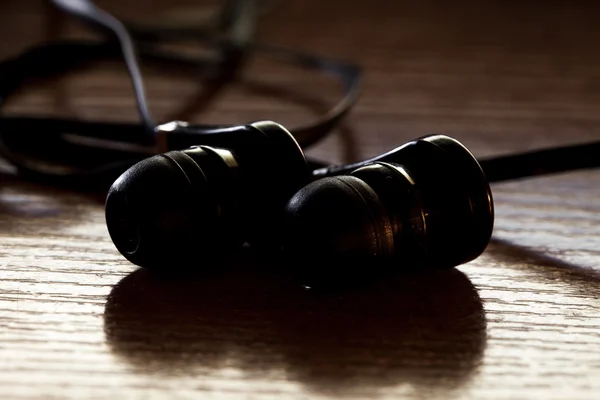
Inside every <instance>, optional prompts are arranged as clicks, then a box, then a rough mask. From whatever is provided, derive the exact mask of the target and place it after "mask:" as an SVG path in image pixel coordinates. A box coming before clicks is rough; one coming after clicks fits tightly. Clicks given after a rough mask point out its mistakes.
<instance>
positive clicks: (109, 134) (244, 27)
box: [0, 0, 360, 182]
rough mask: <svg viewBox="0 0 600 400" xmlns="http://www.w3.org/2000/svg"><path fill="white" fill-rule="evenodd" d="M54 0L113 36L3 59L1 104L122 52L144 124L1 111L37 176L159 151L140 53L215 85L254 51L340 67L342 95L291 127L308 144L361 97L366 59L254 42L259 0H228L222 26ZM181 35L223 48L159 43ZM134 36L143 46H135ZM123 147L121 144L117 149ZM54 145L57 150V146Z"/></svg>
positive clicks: (18, 159)
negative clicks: (140, 17) (199, 52)
mask: <svg viewBox="0 0 600 400" xmlns="http://www.w3.org/2000/svg"><path fill="white" fill-rule="evenodd" d="M51 1H52V2H53V3H54V4H55V5H57V6H59V7H60V8H61V9H62V10H64V11H67V12H68V13H70V14H72V15H74V16H76V17H78V18H80V19H82V20H83V21H86V22H88V23H91V24H92V25H93V26H94V27H96V28H99V29H100V31H101V32H103V33H105V34H108V35H107V36H108V39H107V40H105V41H101V42H93V41H60V42H54V43H50V44H44V45H41V46H37V47H35V48H33V49H30V50H28V51H26V52H24V53H23V54H21V55H20V56H18V57H15V58H14V59H11V60H6V61H4V62H2V63H0V106H1V105H3V104H5V102H6V101H7V99H8V98H9V96H10V95H11V94H13V93H14V92H15V91H16V90H18V89H19V88H21V87H22V86H23V85H24V84H28V83H36V82H38V81H39V80H43V79H53V78H56V77H57V76H60V75H62V74H65V73H68V72H71V71H73V70H74V69H76V68H79V67H84V66H86V65H88V64H90V63H93V62H95V61H98V60H101V59H106V58H117V57H122V58H124V59H125V62H126V65H127V70H128V72H129V74H130V76H131V82H132V86H133V88H134V92H135V96H136V100H137V106H138V110H139V111H140V116H141V119H142V124H141V125H139V124H126V123H113V122H97V121H80V120H75V119H60V118H49V117H47V118H44V117H32V116H3V117H0V153H2V155H3V156H4V157H5V158H6V159H7V160H8V161H9V162H10V163H11V164H13V165H14V166H16V167H17V169H18V171H19V172H20V173H21V174H24V175H27V176H28V177H30V178H32V177H33V178H38V179H44V180H46V181H48V180H50V181H53V182H54V181H57V182H58V181H61V182H67V181H68V182H70V181H78V180H81V179H82V178H83V180H89V179H91V178H95V177H107V176H115V175H116V174H118V173H120V172H121V171H122V170H123V168H127V167H128V166H129V165H131V164H133V163H135V162H137V161H139V160H140V159H142V158H145V157H147V156H148V155H150V154H152V151H153V150H155V147H154V146H155V145H156V137H155V134H154V133H155V128H156V125H155V122H154V121H153V120H152V118H151V116H150V111H149V108H148V104H147V101H146V95H145V92H144V87H143V81H142V78H141V74H140V71H139V66H138V63H137V58H138V57H139V58H141V59H142V60H146V61H152V62H159V63H168V64H169V65H173V66H179V67H184V68H185V67H191V68H192V69H193V70H194V71H195V72H198V71H204V72H205V73H207V74H208V75H209V77H210V78H211V82H212V86H213V88H212V90H213V91H214V92H215V93H216V92H217V91H218V90H219V89H220V87H222V86H223V85H224V84H226V83H228V82H229V81H230V80H232V79H234V77H235V73H236V72H237V71H238V70H239V69H240V67H241V66H242V65H243V62H244V60H245V58H246V56H247V54H248V53H261V54H264V55H268V56H271V57H273V58H275V59H277V60H279V61H282V62H288V63H292V64H294V65H298V66H300V67H304V68H308V69H312V70H315V71H321V72H325V73H328V74H330V75H331V74H332V75H334V76H335V77H337V78H338V79H339V80H340V81H341V83H342V85H343V90H344V96H343V98H342V100H341V101H340V102H339V103H338V104H337V105H336V106H335V107H334V108H333V109H332V110H331V111H330V112H329V113H327V114H326V115H325V116H323V117H322V118H320V119H319V120H317V121H316V122H315V123H312V124H309V125H306V126H301V127H298V128H297V129H292V130H291V131H292V134H294V135H295V136H296V139H297V140H298V142H299V144H300V145H301V146H302V147H304V148H306V147H308V146H310V145H312V144H314V143H315V142H317V141H318V140H319V139H321V138H322V137H324V136H325V135H326V134H327V133H328V132H329V131H331V129H332V128H333V127H335V125H336V124H337V123H338V122H339V120H340V119H341V118H342V117H343V116H344V115H345V114H346V112H347V111H348V110H349V109H350V108H351V107H352V105H353V104H354V103H355V102H356V100H357V97H358V89H359V83H360V69H359V68H358V67H356V66H353V65H350V64H346V63H342V62H338V61H335V60H327V59H324V58H322V57H318V56H313V55H310V54H305V53H300V52H295V51H290V50H286V49H279V48H275V47H270V46H266V45H261V44H257V43H254V42H252V40H251V38H250V36H251V35H252V34H253V25H254V24H253V21H250V20H251V19H253V18H254V15H255V14H256V12H255V11H253V6H254V3H255V2H254V1H253V0H230V1H228V2H226V5H225V9H224V10H222V12H221V14H220V18H221V20H220V21H219V23H218V24H217V25H218V26H219V28H220V31H219V32H214V31H211V30H210V29H207V28H206V27H194V28H179V27H177V28H169V27H167V28H152V27H144V26H141V25H137V24H131V23H130V24H126V25H124V24H122V23H121V22H119V21H118V20H116V19H115V18H114V17H112V16H110V15H109V14H107V13H106V12H104V11H103V10H100V9H98V8H97V7H96V6H95V5H94V4H93V3H92V2H91V1H87V0H51ZM115 39H116V40H115ZM174 39H187V40H189V39H193V40H196V41H198V42H203V43H208V44H210V45H211V46H212V48H213V49H214V50H216V54H213V55H211V56H204V57H190V56H185V55H183V54H179V53H172V52H168V51H166V50H159V45H160V44H162V43H163V42H168V41H170V40H174ZM134 42H135V44H136V47H137V51H136V49H134V45H133V43H134ZM198 126H200V125H198ZM206 128H211V127H210V126H206ZM148 132H150V133H151V134H150V135H149V134H148ZM201 136H202V132H201V131H199V133H198V142H201V140H202V139H201ZM99 142H102V145H99ZM86 143H87V144H86ZM134 147H135V148H134ZM119 148H121V150H120V151H118V150H116V149H119ZM49 149H51V150H52V151H51V152H49V151H48V150H49ZM49 153H52V155H53V156H54V158H55V159H57V160H60V161H61V162H62V163H63V164H66V166H65V165H62V166H59V167H57V168H50V167H49V166H48V160H47V159H44V157H47V156H48V154H49ZM32 155H36V156H38V157H40V158H41V159H37V158H36V157H32ZM107 160H114V162H113V161H111V162H108V161H107ZM54 161H56V160H54ZM69 163H72V165H70V164H69ZM94 163H95V164H94ZM65 167H68V168H65ZM82 167H83V168H82Z"/></svg>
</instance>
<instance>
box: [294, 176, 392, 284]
mask: <svg viewBox="0 0 600 400" xmlns="http://www.w3.org/2000/svg"><path fill="white" fill-rule="evenodd" d="M282 249H283V252H284V255H285V257H286V260H288V262H289V263H291V264H290V265H292V267H293V268H294V270H295V271H294V272H295V274H296V275H299V276H300V277H301V279H302V280H303V281H304V282H305V283H307V282H308V283H311V282H314V281H319V282H322V281H331V280H336V279H354V278H356V277H360V276H363V275H364V276H366V275H367V274H368V273H370V272H373V271H372V270H373V266H374V262H375V261H376V260H381V259H382V257H380V256H385V255H391V254H392V253H393V236H392V230H391V226H390V222H389V219H388V217H387V214H386V212H385V209H384V207H383V205H382V204H381V202H380V200H379V198H378V197H377V194H376V193H375V192H374V191H373V190H372V189H371V188H370V187H369V186H368V185H367V184H366V183H365V182H364V181H362V180H360V179H358V178H356V177H353V176H338V177H329V178H323V179H320V180H318V181H315V182H312V183H310V184H308V185H307V186H305V187H304V188H302V189H301V190H300V191H298V192H297V193H296V194H295V195H294V196H293V197H292V198H291V199H290V201H289V202H288V203H287V206H286V208H285V215H284V228H283V245H282ZM383 258H385V257H383Z"/></svg>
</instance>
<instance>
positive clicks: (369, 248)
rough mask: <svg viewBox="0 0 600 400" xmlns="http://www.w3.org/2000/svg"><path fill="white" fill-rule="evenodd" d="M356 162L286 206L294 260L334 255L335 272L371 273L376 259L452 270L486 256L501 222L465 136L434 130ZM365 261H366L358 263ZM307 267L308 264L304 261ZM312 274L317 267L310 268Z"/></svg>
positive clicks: (288, 242) (395, 265) (312, 185)
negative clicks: (458, 137) (497, 222)
mask: <svg viewBox="0 0 600 400" xmlns="http://www.w3.org/2000/svg"><path fill="white" fill-rule="evenodd" d="M348 172H349V171H348V168H347V167H344V168H337V167H332V168H330V169H329V170H322V171H320V172H319V173H318V174H317V175H333V176H328V177H325V178H322V179H319V180H316V181H314V182H312V183H310V184H309V185H307V186H306V187H304V188H303V189H301V190H300V191H298V192H297V193H296V194H295V195H294V196H293V197H292V198H291V199H290V201H289V202H288V204H287V206H286V217H285V230H284V245H283V248H284V250H285V252H286V254H287V255H288V256H289V257H290V259H292V260H302V262H300V263H299V264H298V265H299V266H301V268H305V269H310V260H311V259H323V258H325V259H328V260H330V268H331V271H312V272H311V273H314V274H321V273H323V274H324V273H326V272H327V273H331V272H333V274H334V275H336V274H337V275H339V276H340V277H342V276H343V275H345V274H346V273H347V272H348V271H350V270H351V269H352V272H356V273H358V274H364V273H365V272H368V270H369V269H372V268H374V264H373V262H372V261H374V260H380V261H381V260H382V259H387V260H390V261H393V262H392V266H393V268H395V269H402V268H405V267H409V266H419V267H429V268H448V267H454V266H457V265H460V264H463V263H466V262H468V261H471V260H473V259H474V258H476V257H477V256H479V255H480V254H481V253H482V252H483V251H484V250H485V248H486V246H487V244H488V242H489V239H490V236H491V233H492V229H493V223H494V206H493V199H492V194H491V190H490V187H489V184H488V182H487V180H486V177H485V174H484V173H483V171H482V169H481V168H480V166H479V164H478V162H477V161H476V159H475V158H474V157H473V155H472V154H471V153H470V152H469V151H468V150H467V149H466V148H465V147H464V146H463V145H462V144H460V143H459V142H458V141H456V140H454V139H452V138H450V137H447V136H444V135H432V136H428V137H424V138H421V139H419V140H416V141H413V142H410V143H407V144H406V145H404V146H401V147H399V148H397V149H395V150H393V151H391V152H389V153H386V154H384V155H382V156H380V157H377V158H374V159H371V160H368V161H365V162H364V163H359V164H354V165H353V166H352V167H351V172H350V173H349V174H348ZM357 262H361V263H362V266H359V267H356V268H354V267H352V265H357ZM302 265H303V266H302ZM309 272H310V271H309Z"/></svg>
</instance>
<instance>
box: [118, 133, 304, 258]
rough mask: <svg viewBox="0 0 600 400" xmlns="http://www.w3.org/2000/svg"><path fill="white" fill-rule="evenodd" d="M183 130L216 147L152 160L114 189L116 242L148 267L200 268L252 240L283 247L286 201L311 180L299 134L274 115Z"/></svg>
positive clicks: (130, 171) (187, 135)
mask: <svg viewBox="0 0 600 400" xmlns="http://www.w3.org/2000/svg"><path fill="white" fill-rule="evenodd" d="M181 129H182V130H183V131H181V132H175V134H177V133H179V134H180V137H179V139H181V138H182V137H183V138H185V139H186V140H189V138H190V137H192V138H194V139H196V140H197V141H198V142H203V143H205V144H207V143H208V144H210V145H199V146H194V147H191V148H187V149H184V150H174V151H169V152H167V153H164V154H159V155H155V156H152V157H150V158H148V159H145V160H143V161H141V162H139V163H137V164H135V165H134V166H132V167H131V168H130V169H128V170H127V171H126V172H124V173H123V174H122V175H121V176H120V177H119V178H118V179H117V180H116V181H115V182H114V183H113V185H112V187H111V188H110V190H109V193H108V196H107V199H106V224H107V227H108V232H109V234H110V237H111V239H112V240H113V242H114V244H115V246H116V248H117V249H118V250H119V251H120V252H121V254H123V255H124V256H125V258H127V259H128V260H129V261H131V262H132V263H134V264H137V265H140V266H143V267H150V268H154V269H163V270H165V269H166V270H179V269H193V270H197V269H199V268H201V266H202V263H203V261H205V260H206V259H207V258H213V257H219V256H222V255H224V254H225V253H226V252H228V251H230V250H232V249H235V248H236V247H239V246H240V245H242V244H243V243H244V242H250V243H253V244H263V243H270V244H275V245H276V243H277V239H278V238H279V235H278V232H279V231H280V221H281V220H280V217H281V214H282V213H281V212H282V210H283V208H284V206H285V203H286V202H287V200H288V199H289V198H290V197H291V196H292V195H293V194H294V193H295V192H296V191H297V190H298V189H300V188H301V187H302V186H303V185H305V184H306V183H308V182H309V180H310V171H309V169H308V166H307V164H306V160H305V158H304V155H303V153H302V151H301V150H300V147H299V146H298V144H297V143H296V141H295V139H294V138H293V136H292V135H291V134H290V133H289V132H288V131H287V130H286V129H285V128H283V127H282V126H281V125H279V124H276V123H275V122H270V121H264V122H257V123H253V124H249V125H241V126H237V127H228V128H223V129H222V130H218V129H213V130H210V131H199V130H196V131H195V132H194V131H193V128H192V127H189V126H187V125H181ZM170 134H174V133H173V132H171V133H170Z"/></svg>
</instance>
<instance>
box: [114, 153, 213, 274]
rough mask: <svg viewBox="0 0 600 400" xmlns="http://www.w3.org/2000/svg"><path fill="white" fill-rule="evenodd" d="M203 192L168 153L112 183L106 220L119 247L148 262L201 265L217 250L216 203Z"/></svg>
mask: <svg viewBox="0 0 600 400" xmlns="http://www.w3.org/2000/svg"><path fill="white" fill-rule="evenodd" d="M197 186H198V185H197ZM200 192H201V191H199V190H198V188H197V187H193V186H192V185H191V183H190V180H189V179H188V177H187V176H186V174H185V173H183V172H182V169H181V168H180V166H179V165H178V164H177V163H176V162H175V161H174V160H173V159H171V158H169V157H165V156H164V155H156V156H153V157H150V158H148V159H146V160H143V161H141V162H139V163H137V164H135V165H134V166H133V167H131V168H130V169H129V170H127V171H126V172H125V173H123V174H122V175H121V176H120V177H119V178H118V179H117V180H116V181H115V182H114V183H113V185H112V187H111V188H110V190H109V193H108V196H107V199H106V225H107V228H108V232H109V234H110V237H111V239H112V240H113V242H114V244H115V246H116V247H117V249H118V250H119V251H120V252H121V254H123V256H125V258H127V259H128V260H129V261H131V262H132V263H134V264H137V265H140V266H143V267H150V268H155V269H162V270H174V269H182V268H188V269H189V268H191V267H194V268H196V267H197V266H198V265H197V264H199V263H200V261H199V260H201V259H203V258H204V257H205V256H206V254H207V253H209V252H210V251H209V250H214V249H216V243H214V239H213V238H212V236H214V235H212V236H211V234H208V233H210V232H211V231H212V228H213V225H214V224H215V223H216V218H217V211H216V208H217V207H216V205H215V204H214V199H209V198H206V197H202V196H199V193H200ZM211 200H212V201H211ZM211 202H212V204H211Z"/></svg>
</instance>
